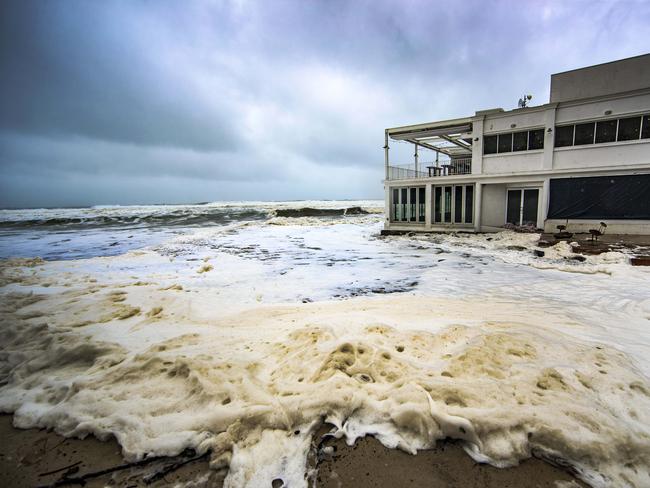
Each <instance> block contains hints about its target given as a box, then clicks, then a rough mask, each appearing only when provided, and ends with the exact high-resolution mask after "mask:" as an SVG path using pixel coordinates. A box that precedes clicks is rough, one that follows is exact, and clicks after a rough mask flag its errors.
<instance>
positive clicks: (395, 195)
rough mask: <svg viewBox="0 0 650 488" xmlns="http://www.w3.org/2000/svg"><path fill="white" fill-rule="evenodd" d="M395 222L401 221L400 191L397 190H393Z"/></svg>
mask: <svg viewBox="0 0 650 488" xmlns="http://www.w3.org/2000/svg"><path fill="white" fill-rule="evenodd" d="M392 211H393V219H392V220H393V221H395V220H399V190H398V189H397V188H394V189H393V208H392Z"/></svg>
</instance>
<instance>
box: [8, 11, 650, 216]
mask: <svg viewBox="0 0 650 488" xmlns="http://www.w3.org/2000/svg"><path fill="white" fill-rule="evenodd" d="M0 9H2V11H1V12H0V71H1V73H2V76H0V106H1V107H2V110H0V177H1V178H2V179H1V180H0V191H1V192H2V197H1V198H0V205H8V206H15V205H18V204H20V205H59V204H83V203H86V204H93V203H97V202H99V201H100V200H101V202H102V203H135V202H146V201H157V202H160V201H168V202H172V201H173V202H178V201H183V200H186V201H197V200H211V199H222V198H228V199H259V198H268V199H293V198H316V197H322V198H327V197H329V198H341V197H345V196H347V197H350V198H355V197H378V198H381V197H382V194H383V193H382V188H381V183H380V181H381V178H382V175H383V167H382V157H383V154H382V150H381V146H382V145H383V129H384V128H385V127H391V126H397V125H403V124H410V123H417V122H422V121H427V120H436V119H444V118H453V117H459V116H464V115H471V114H473V113H474V111H475V110H477V109H485V108H491V107H495V106H501V107H504V108H506V109H508V108H512V107H514V106H515V105H516V101H517V99H518V98H519V96H520V95H521V94H522V93H523V92H524V91H526V92H530V93H532V94H533V95H534V99H533V102H534V103H544V102H546V101H547V97H548V89H549V87H548V79H549V75H550V73H553V72H558V71H563V70H565V69H571V68H576V67H579V66H584V65H589V64H594V63H599V62H604V61H609V60H612V59H617V58H621V57H626V56H633V55H637V54H641V53H644V52H648V51H650V38H648V36H647V35H646V34H645V33H646V29H647V25H648V22H649V21H650V3H648V2H628V1H618V2H592V1H589V2H587V1H584V2H583V1H575V2H560V1H536V2H530V3H527V2H515V1H491V2H487V1H480V0H468V1H464V2H462V3H454V4H440V3H432V2H427V1H418V0H412V1H408V2H402V1H377V0H373V1H371V0H358V1H343V0H333V1H322V2H303V1H288V0H286V1H285V0H277V1H272V2H266V1H264V2H262V1H241V0H240V1H234V0H233V1H225V0H224V1H216V2H204V1H187V2H172V1H156V2H149V1H131V2H120V1H110V0H107V1H102V2H91V1H77V0H60V1H57V2H42V1H32V0H27V1H24V0H7V1H4V2H1V3H0ZM395 146H396V147H395V148H394V151H393V154H395V155H396V158H404V159H403V160H396V162H408V161H409V158H410V157H411V155H410V153H411V152H412V151H411V150H410V149H409V148H402V147H399V146H400V145H395ZM111 189H113V192H114V193H113V196H112V197H111ZM18 202H20V203H18Z"/></svg>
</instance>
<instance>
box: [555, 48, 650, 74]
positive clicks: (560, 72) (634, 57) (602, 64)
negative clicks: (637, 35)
mask: <svg viewBox="0 0 650 488" xmlns="http://www.w3.org/2000/svg"><path fill="white" fill-rule="evenodd" d="M644 56H650V53H645V54H638V55H637V56H630V57H629V58H621V59H614V60H613V61H605V62H604V63H598V64H590V65H588V66H583V67H581V68H573V69H568V70H566V71H558V72H557V73H552V74H551V76H554V75H562V74H564V73H571V72H572V71H580V70H581V69H587V68H595V67H596V66H605V65H607V64H613V63H618V62H620V61H629V60H630V59H636V58H642V57H644Z"/></svg>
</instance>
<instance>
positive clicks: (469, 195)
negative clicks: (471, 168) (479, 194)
mask: <svg viewBox="0 0 650 488" xmlns="http://www.w3.org/2000/svg"><path fill="white" fill-rule="evenodd" d="M473 216H474V187H473V186H471V185H468V186H466V187H465V223H466V224H471V223H472V218H473Z"/></svg>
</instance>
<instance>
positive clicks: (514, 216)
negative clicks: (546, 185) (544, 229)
mask: <svg viewBox="0 0 650 488" xmlns="http://www.w3.org/2000/svg"><path fill="white" fill-rule="evenodd" d="M538 206H539V189H538V188H522V189H516V190H508V194H507V198H506V223H508V224H514V225H534V226H537V209H538Z"/></svg>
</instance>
